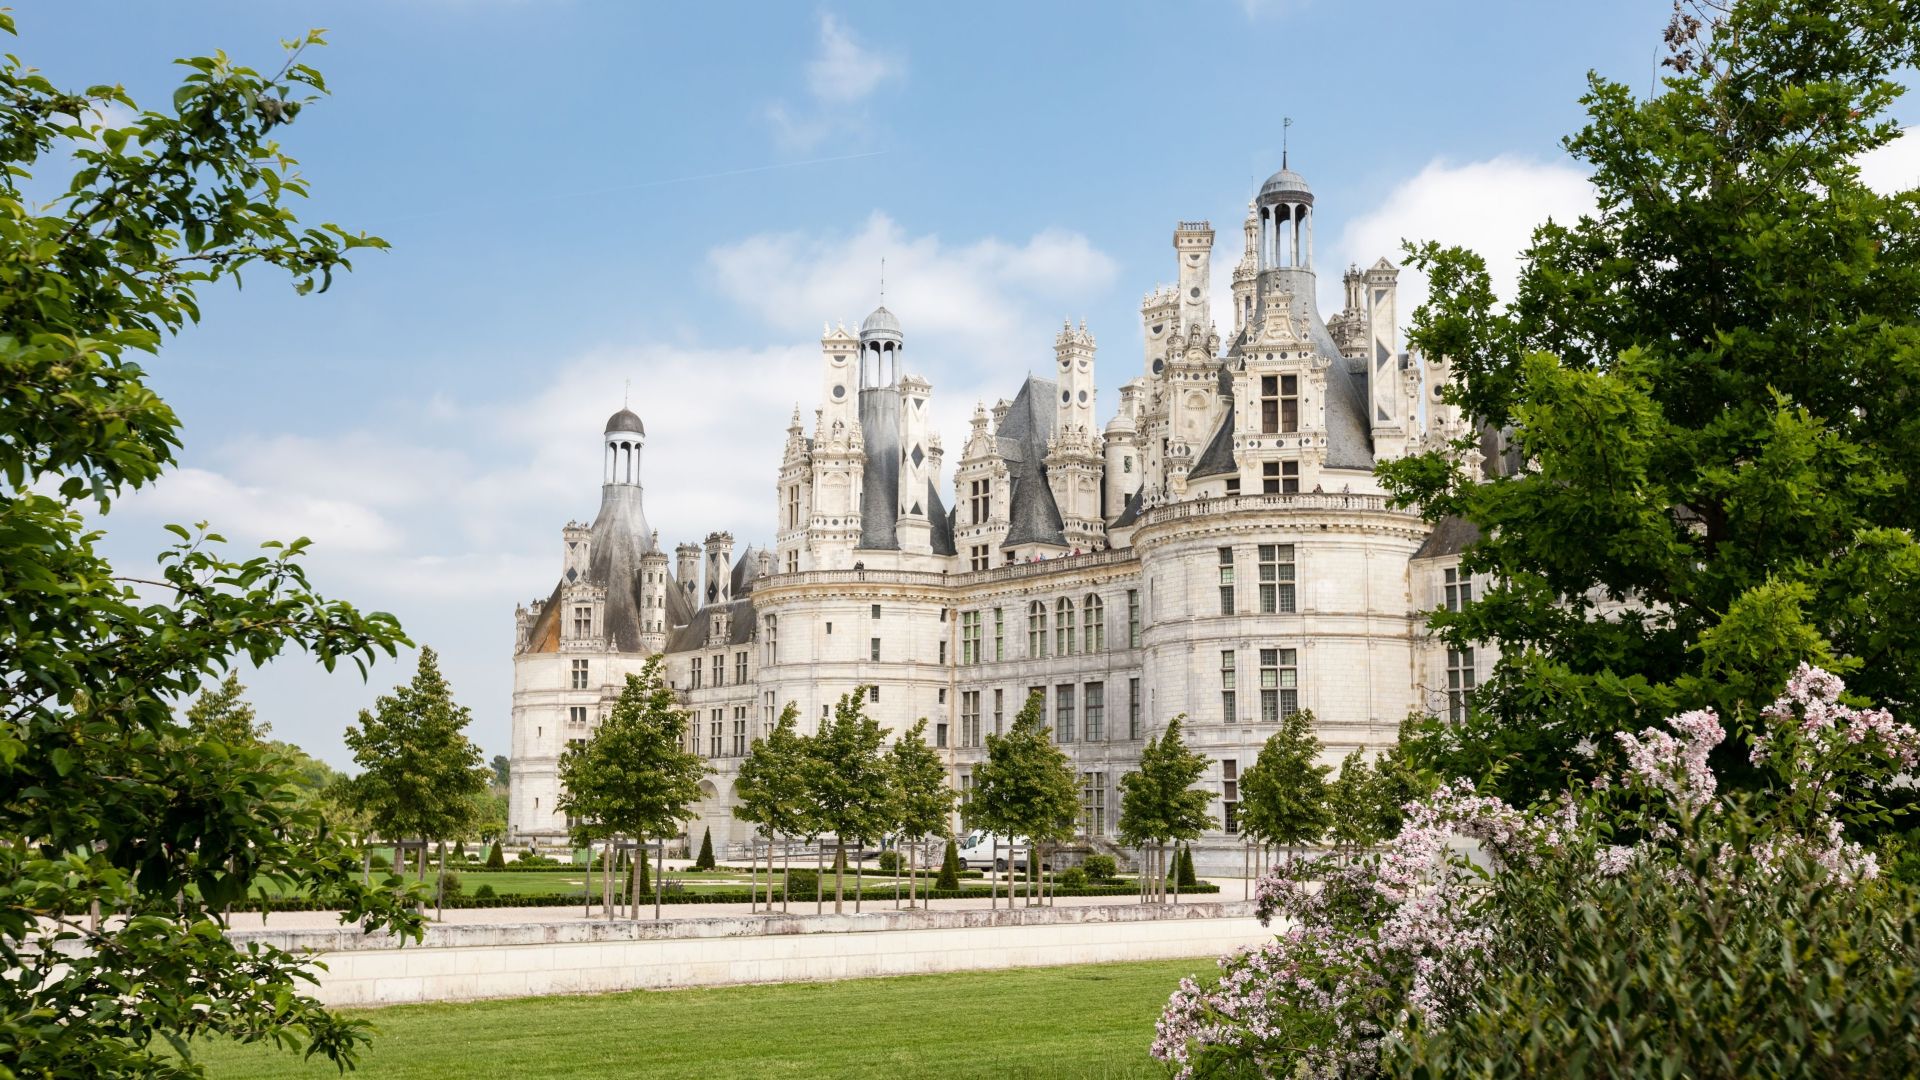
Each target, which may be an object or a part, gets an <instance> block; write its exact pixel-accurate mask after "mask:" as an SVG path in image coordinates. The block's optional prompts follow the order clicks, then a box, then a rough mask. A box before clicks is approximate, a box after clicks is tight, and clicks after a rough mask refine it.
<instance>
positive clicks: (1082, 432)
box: [1046, 322, 1105, 550]
mask: <svg viewBox="0 0 1920 1080" xmlns="http://www.w3.org/2000/svg"><path fill="white" fill-rule="evenodd" d="M1053 352H1054V358H1055V364H1056V365H1057V371H1056V375H1057V377H1058V383H1057V385H1058V386H1059V388H1060V398H1059V401H1058V402H1057V403H1056V407H1055V419H1054V428H1053V440H1052V442H1051V443H1050V444H1049V446H1048V449H1047V462H1046V464H1047V486H1048V487H1049V488H1051V489H1052V492H1053V502H1054V505H1055V506H1056V507H1058V508H1059V510H1060V523H1061V531H1062V534H1063V535H1064V537H1065V538H1066V541H1067V544H1068V545H1069V546H1071V547H1077V548H1081V549H1083V550H1090V549H1092V548H1093V547H1094V546H1095V545H1096V543H1097V542H1098V541H1099V540H1100V538H1101V535H1102V532H1103V529H1104V525H1105V523H1104V522H1103V521H1102V520H1101V517H1100V465H1101V462H1100V434H1099V432H1098V431H1097V430H1096V429H1095V428H1094V425H1093V415H1094V397H1093V353H1094V342H1093V335H1092V334H1091V333H1089V332H1088V331H1087V324H1086V323H1084V322H1083V323H1081V324H1080V326H1079V328H1078V329H1075V328H1074V327H1073V326H1072V325H1071V324H1069V325H1066V326H1063V327H1061V329H1060V333H1059V334H1058V335H1056V336H1055V338H1054V340H1053Z"/></svg>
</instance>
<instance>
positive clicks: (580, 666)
mask: <svg viewBox="0 0 1920 1080" xmlns="http://www.w3.org/2000/svg"><path fill="white" fill-rule="evenodd" d="M573 688H574V689H575V690H585V689H586V688H587V661H585V660H575V661H574V662H573Z"/></svg>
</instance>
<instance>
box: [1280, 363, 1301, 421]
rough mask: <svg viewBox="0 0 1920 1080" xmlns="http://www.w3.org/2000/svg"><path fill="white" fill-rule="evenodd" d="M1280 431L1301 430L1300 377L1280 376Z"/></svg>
mask: <svg viewBox="0 0 1920 1080" xmlns="http://www.w3.org/2000/svg"><path fill="white" fill-rule="evenodd" d="M1280 430H1281V431H1299V430H1300V376H1298V375H1282V376H1280Z"/></svg>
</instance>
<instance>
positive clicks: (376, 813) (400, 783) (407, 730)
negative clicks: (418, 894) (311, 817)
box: [346, 647, 492, 893]
mask: <svg viewBox="0 0 1920 1080" xmlns="http://www.w3.org/2000/svg"><path fill="white" fill-rule="evenodd" d="M472 719H473V714H472V713H471V712H469V711H468V709H467V707H466V706H464V705H461V704H458V703H456V702H455V701H454V700H453V688H452V687H451V686H449V685H448V684H447V680H446V678H445V677H444V676H442V675H441V674H440V659H439V657H438V656H437V655H435V653H434V651H433V650H432V649H429V648H424V647H423V648H422V649H421V650H420V660H419V664H418V666H417V667H416V668H415V669H414V673H413V678H412V679H411V680H409V681H408V682H407V683H406V684H405V685H402V686H396V687H394V688H393V692H392V693H390V694H382V695H380V696H379V697H377V698H375V699H374V701H373V708H372V709H370V710H369V709H362V710H360V719H359V722H358V723H356V724H350V725H348V726H347V731H346V743H347V748H348V749H349V750H352V751H353V759H354V761H356V762H358V763H359V765H360V774H359V775H358V776H356V777H354V780H353V787H352V791H353V792H354V794H355V796H356V797H357V798H358V800H359V804H360V806H361V807H362V808H363V809H365V810H366V811H367V813H368V814H369V815H370V816H371V817H372V819H373V821H374V824H375V826H376V827H378V828H379V829H380V831H381V833H382V834H383V835H385V836H387V837H389V838H391V839H394V840H399V839H401V838H403V837H409V836H417V837H419V838H420V841H421V848H420V866H419V876H420V877H421V879H422V880H424V879H425V878H426V867H427V846H428V845H429V844H434V843H438V844H439V846H440V848H441V854H442V861H443V862H444V856H445V849H446V842H447V841H448V840H451V839H454V838H455V837H458V836H461V835H464V834H465V832H466V831H467V830H468V829H469V828H470V827H471V825H472V822H473V818H474V812H475V802H474V800H475V798H476V796H479V795H481V794H483V793H485V791H486V790H487V780H488V778H489V777H490V776H491V775H492V774H491V773H490V772H488V770H487V768H486V766H485V765H483V764H482V757H481V754H480V747H479V746H478V745H476V744H475V743H474V742H473V740H471V739H469V738H467V735H466V727H467V725H468V724H469V723H470V722H472ZM435 891H436V893H437V892H439V891H440V890H439V889H438V888H436V890H435Z"/></svg>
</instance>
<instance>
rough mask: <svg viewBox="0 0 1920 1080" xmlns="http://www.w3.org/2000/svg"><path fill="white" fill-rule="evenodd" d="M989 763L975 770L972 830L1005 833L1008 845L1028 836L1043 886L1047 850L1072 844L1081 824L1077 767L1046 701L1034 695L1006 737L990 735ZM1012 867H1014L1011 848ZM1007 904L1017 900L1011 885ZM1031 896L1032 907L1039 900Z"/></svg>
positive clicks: (1031, 862)
mask: <svg viewBox="0 0 1920 1080" xmlns="http://www.w3.org/2000/svg"><path fill="white" fill-rule="evenodd" d="M986 744H987V758H986V760H985V761H984V762H982V763H981V764H980V765H979V767H977V768H975V769H974V771H973V797H972V798H971V799H970V800H969V801H968V802H967V807H966V820H967V824H968V825H970V826H975V827H978V828H983V829H986V830H987V831H988V832H991V833H1003V834H1005V835H1006V836H1007V838H1008V840H1009V843H1011V841H1012V839H1013V838H1014V837H1017V836H1024V837H1026V838H1027V841H1028V843H1029V844H1030V845H1031V848H1032V850H1031V851H1030V852H1029V853H1028V859H1027V861H1028V864H1029V866H1028V869H1029V871H1030V872H1031V873H1032V874H1033V875H1034V877H1035V878H1036V879H1037V880H1040V881H1042V882H1044V880H1045V877H1044V875H1043V874H1042V873H1041V870H1040V868H1041V867H1043V866H1044V865H1045V864H1046V849H1047V845H1048V844H1051V843H1055V842H1058V841H1063V840H1069V839H1072V837H1073V833H1074V827H1075V826H1076V825H1077V824H1078V823H1079V820H1080V785H1079V783H1078V782H1077V781H1076V779H1075V777H1074V772H1073V763H1072V762H1071V761H1069V760H1068V759H1067V755H1066V754H1065V753H1064V752H1062V751H1061V749H1060V747H1059V746H1058V745H1056V744H1055V743H1054V741H1053V729H1052V728H1050V727H1048V726H1047V721H1046V699H1045V697H1044V696H1043V695H1042V694H1041V693H1040V692H1039V691H1035V692H1033V693H1031V694H1029V695H1027V702H1026V704H1025V705H1022V706H1021V707H1020V711H1019V712H1018V713H1017V714H1015V715H1014V718H1013V725H1012V726H1011V727H1009V728H1008V729H1007V733H1006V734H1005V735H988V736H987V738H986ZM1007 855H1008V858H1007V862H1008V865H1009V866H1011V865H1012V862H1013V858H1012V855H1013V853H1012V851H1011V849H1009V851H1008V853H1007ZM1007 899H1008V902H1009V903H1011V902H1012V899H1013V895H1012V891H1011V886H1009V891H1008V895H1007ZM1036 899H1037V898H1036V896H1035V895H1034V893H1033V892H1032V891H1029V892H1028V895H1027V902H1028V903H1029V904H1032V903H1034V902H1035V900H1036Z"/></svg>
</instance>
